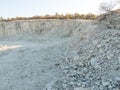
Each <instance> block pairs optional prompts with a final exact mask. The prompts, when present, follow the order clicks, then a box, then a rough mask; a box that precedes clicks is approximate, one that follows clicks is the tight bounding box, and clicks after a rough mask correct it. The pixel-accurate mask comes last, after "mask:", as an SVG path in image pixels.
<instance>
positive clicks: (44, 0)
mask: <svg viewBox="0 0 120 90" xmlns="http://www.w3.org/2000/svg"><path fill="white" fill-rule="evenodd" d="M103 1H104V0H0V17H3V18H11V17H17V16H21V17H24V16H25V17H30V16H35V15H46V14H55V13H56V12H58V13H59V14H66V13H71V14H73V13H80V14H87V13H94V14H99V4H100V3H101V2H103Z"/></svg>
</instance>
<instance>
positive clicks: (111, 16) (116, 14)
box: [98, 9, 120, 30]
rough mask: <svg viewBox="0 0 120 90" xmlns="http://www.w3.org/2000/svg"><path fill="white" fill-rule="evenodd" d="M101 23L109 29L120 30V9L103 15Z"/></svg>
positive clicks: (100, 19) (100, 18)
mask: <svg viewBox="0 0 120 90" xmlns="http://www.w3.org/2000/svg"><path fill="white" fill-rule="evenodd" d="M98 19H99V21H102V22H101V23H102V24H103V25H105V26H107V28H109V29H119V30H120V9H118V10H114V11H111V12H109V13H105V14H103V15H101V16H100V17H99V18H98Z"/></svg>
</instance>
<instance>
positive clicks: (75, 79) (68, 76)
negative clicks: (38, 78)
mask: <svg viewBox="0 0 120 90" xmlns="http://www.w3.org/2000/svg"><path fill="white" fill-rule="evenodd" d="M101 27H102V26H101ZM77 37H78V36H77ZM69 48H70V49H71V51H72V50H76V51H75V54H74V55H70V56H69V57H67V58H66V59H65V61H66V62H65V64H64V65H62V66H61V68H62V69H63V71H64V74H65V77H63V78H62V79H61V80H58V81H56V82H55V85H53V86H54V88H55V87H57V89H53V88H52V90H119V89H120V30H115V29H114V30H113V29H105V28H100V26H97V27H95V28H93V29H92V30H81V31H79V38H76V39H75V38H74V39H73V41H72V43H71V45H70V47H69ZM72 52H73V51H72ZM56 85H57V86H56ZM58 88H59V89H58Z"/></svg>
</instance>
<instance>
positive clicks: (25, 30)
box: [0, 19, 120, 90]
mask: <svg viewBox="0 0 120 90" xmlns="http://www.w3.org/2000/svg"><path fill="white" fill-rule="evenodd" d="M106 23H107V21H104V22H103V21H102V22H101V23H100V22H99V23H98V22H97V21H93V20H79V19H78V20H77V19H76V20H75V19H74V20H31V21H30V20H28V21H27V20H26V21H10V22H0V90H119V89H120V30H119V28H117V27H114V28H109V27H108V26H107V24H106ZM109 24H110V25H111V26H112V25H113V23H109ZM114 24H115V23H114ZM116 25H120V24H119V23H116Z"/></svg>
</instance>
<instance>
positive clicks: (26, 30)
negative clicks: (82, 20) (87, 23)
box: [0, 20, 77, 38]
mask: <svg viewBox="0 0 120 90" xmlns="http://www.w3.org/2000/svg"><path fill="white" fill-rule="evenodd" d="M76 21H77V20H25V21H9V22H0V37H1V38H7V37H13V36H20V35H23V36H22V37H24V35H25V34H27V35H29V36H30V35H44V34H46V33H47V32H50V31H52V30H58V29H59V30H60V31H57V32H58V33H59V32H62V31H63V32H65V31H66V30H68V31H70V30H71V29H73V28H74V27H75V26H76V25H77V24H76V25H75V23H76ZM61 28H62V29H61ZM56 34H57V33H56ZM60 34H61V33H60Z"/></svg>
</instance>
